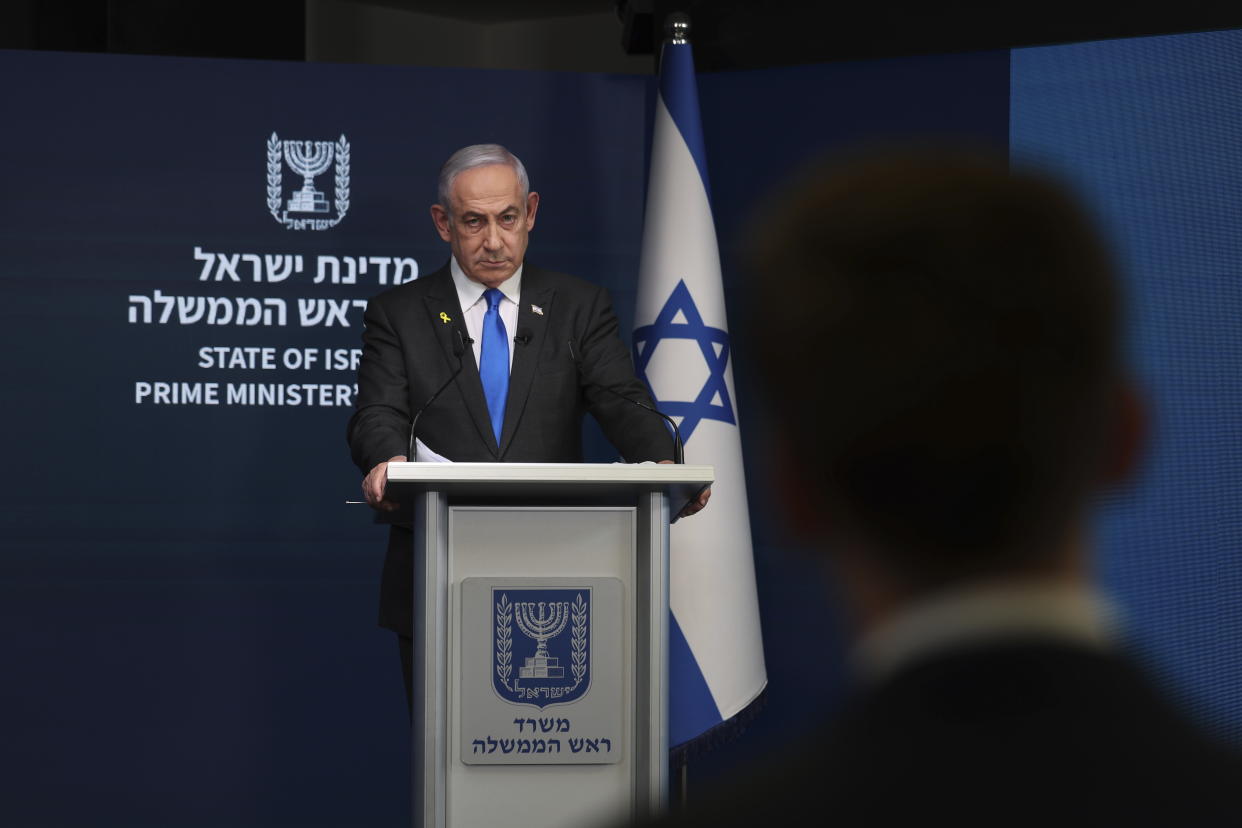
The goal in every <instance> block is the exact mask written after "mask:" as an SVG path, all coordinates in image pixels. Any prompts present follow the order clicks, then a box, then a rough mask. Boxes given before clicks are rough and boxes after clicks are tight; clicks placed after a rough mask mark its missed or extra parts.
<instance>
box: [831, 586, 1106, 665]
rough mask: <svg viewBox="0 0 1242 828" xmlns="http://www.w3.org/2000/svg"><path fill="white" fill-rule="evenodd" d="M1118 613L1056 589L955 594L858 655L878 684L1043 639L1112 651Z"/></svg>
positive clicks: (910, 616) (919, 606) (923, 606)
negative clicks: (949, 656) (993, 646)
mask: <svg viewBox="0 0 1242 828" xmlns="http://www.w3.org/2000/svg"><path fill="white" fill-rule="evenodd" d="M1118 615H1119V613H1118V611H1117V608H1116V607H1115V606H1113V605H1112V604H1111V603H1109V602H1108V601H1107V600H1105V599H1104V598H1103V597H1102V596H1100V595H1099V594H1097V593H1095V592H1094V591H1092V590H1090V589H1088V588H1086V587H1080V586H1071V585H1067V584H1060V583H1052V582H1044V583H1041V582H1038V581H1032V582H1025V583H1021V582H1020V583H980V584H972V585H969V586H965V587H962V588H958V589H950V590H948V591H946V592H944V593H941V594H939V595H934V596H932V597H930V598H927V599H925V600H923V601H919V602H917V603H916V604H915V605H914V606H911V607H909V608H906V609H904V610H902V611H900V612H898V613H897V615H896V616H895V617H893V618H891V619H888V620H887V621H885V622H884V623H882V624H881V625H880V626H879V628H877V629H875V630H873V631H872V632H871V633H870V634H868V635H866V636H865V637H864V638H863V640H862V641H861V642H859V645H858V647H857V649H856V650H855V652H854V668H855V670H856V671H857V674H858V675H859V676H860V678H862V679H863V680H864V681H868V682H878V681H882V680H883V679H885V678H888V677H889V676H891V675H893V674H894V673H896V672H897V671H898V670H899V669H901V668H902V667H905V666H906V665H908V664H910V663H911V662H913V661H916V660H918V659H919V658H922V657H924V656H930V655H933V654H938V653H942V652H945V651H951V650H954V649H958V648H961V647H965V646H970V645H973V644H986V643H987V642H989V641H994V640H1005V639H1006V638H1012V637H1014V636H1029V635H1036V636H1040V637H1046V638H1055V639H1062V640H1067V641H1073V642H1077V643H1080V644H1084V645H1086V646H1089V647H1098V648H1101V649H1107V647H1108V645H1109V642H1110V641H1111V640H1113V638H1114V637H1115V635H1116V629H1117V625H1118Z"/></svg>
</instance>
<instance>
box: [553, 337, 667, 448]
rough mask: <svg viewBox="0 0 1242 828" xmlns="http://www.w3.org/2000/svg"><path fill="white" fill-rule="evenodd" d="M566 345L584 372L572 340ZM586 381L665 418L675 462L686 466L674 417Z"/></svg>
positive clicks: (603, 386) (604, 386) (570, 356)
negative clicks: (670, 432)
mask: <svg viewBox="0 0 1242 828" xmlns="http://www.w3.org/2000/svg"><path fill="white" fill-rule="evenodd" d="M566 344H567V345H568V346H569V358H570V359H572V360H573V361H574V365H576V366H578V370H579V372H581V371H582V360H581V359H579V358H578V354H577V352H576V351H575V350H574V341H573V340H572V339H571V340H569V341H568V342H566ZM586 381H587V382H588V383H590V384H591V385H593V386H595V387H596V388H602V389H603V390H605V391H607V392H608V393H610V394H612V395H613V396H615V397H620V398H621V399H623V400H625V401H626V402H627V403H629V404H630V405H636V406H638V407H639V408H642V409H645V410H647V411H650V412H651V413H652V414H655V415H656V416H659V417H663V418H664V421H665V422H666V423H668V424H669V425H671V426H672V427H673V462H674V463H677V464H678V465H685V462H686V459H685V445H684V444H683V443H682V441H681V429H680V428H678V427H677V421H676V420H674V419H673V418H672V417H670V416H668V415H667V414H665V413H664V412H663V411H658V410H656V409H655V408H654V407H652V406H650V405H647V404H646V403H645V402H642V401H640V400H636V399H634V398H632V397H627V396H626V395H625V394H622V393H621V392H620V391H618V390H616V389H615V388H610V387H609V386H607V385H600V384H599V383H598V382H595V381H594V380H592V379H591V378H590V377H587V378H586Z"/></svg>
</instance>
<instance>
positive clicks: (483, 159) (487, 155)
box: [437, 144, 530, 209]
mask: <svg viewBox="0 0 1242 828" xmlns="http://www.w3.org/2000/svg"><path fill="white" fill-rule="evenodd" d="M492 164H505V165H507V166H510V167H512V168H513V171H514V172H515V173H517V179H518V189H519V190H520V191H521V193H522V201H526V197H527V196H528V195H530V178H529V177H528V176H527V175H526V167H524V166H522V161H521V159H519V158H518V157H517V156H516V155H514V154H513V153H511V152H509V151H508V150H507V149H505V148H504V147H502V146H501V145H500V144H473V145H471V146H469V147H462V148H461V149H459V150H458V151H457V152H455V153H453V154H452V155H450V156H449V159H448V160H447V161H445V162H444V166H443V167H441V168H440V183H439V189H438V190H437V196H438V197H439V199H440V204H441V205H443V206H444V207H446V208H449V209H451V205H450V203H449V201H450V199H449V196H450V193H452V191H453V182H454V181H456V180H457V176H459V175H461V174H462V173H464V172H465V171H466V170H473V169H474V168H475V167H488V166H491V165H492Z"/></svg>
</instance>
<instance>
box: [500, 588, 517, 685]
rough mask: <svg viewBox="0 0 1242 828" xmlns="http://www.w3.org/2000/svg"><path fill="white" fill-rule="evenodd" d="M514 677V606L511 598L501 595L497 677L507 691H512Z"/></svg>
mask: <svg viewBox="0 0 1242 828" xmlns="http://www.w3.org/2000/svg"><path fill="white" fill-rule="evenodd" d="M511 675H513V604H512V603H511V602H510V601H509V596H508V595H507V594H505V593H501V594H500V600H499V601H498V602H497V603H496V676H497V677H498V678H499V679H500V683H501V684H503V685H504V686H505V689H506V690H509V691H512V690H513V688H512V687H511V686H510V685H509V677H510V676H511Z"/></svg>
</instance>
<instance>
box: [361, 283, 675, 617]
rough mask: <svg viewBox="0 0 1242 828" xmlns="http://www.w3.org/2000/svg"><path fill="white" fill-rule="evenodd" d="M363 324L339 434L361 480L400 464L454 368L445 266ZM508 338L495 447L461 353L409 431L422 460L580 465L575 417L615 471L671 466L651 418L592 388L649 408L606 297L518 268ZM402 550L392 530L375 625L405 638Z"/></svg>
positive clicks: (407, 564)
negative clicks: (592, 422) (350, 408)
mask: <svg viewBox="0 0 1242 828" xmlns="http://www.w3.org/2000/svg"><path fill="white" fill-rule="evenodd" d="M536 308H537V309H538V310H536ZM539 311H542V313H540V312H539ZM446 320H447V321H446ZM365 323H366V330H365V331H364V332H363V336H362V341H363V352H362V362H361V364H360V365H359V367H358V398H357V404H356V410H355V412H354V415H353V417H351V418H350V421H349V428H348V439H349V445H350V451H351V453H352V455H353V459H354V462H355V463H356V464H357V466H358V468H359V469H361V470H362V472H363V474H366V473H367V472H369V471H370V470H371V469H372V468H374V467H375V466H376V465H377V464H378V463H382V462H384V461H385V460H388V459H389V458H391V457H396V456H399V455H404V454H406V452H407V445H408V440H409V428H410V417H411V415H412V414H413V413H414V412H415V411H417V410H418V409H419V408H420V407H421V406H422V405H423V404H424V403H426V402H427V400H428V399H430V398H431V395H432V394H434V393H435V391H436V389H437V388H439V387H440V386H441V385H442V384H443V383H444V382H446V381H447V380H448V378H449V377H450V376H451V375H452V372H453V371H454V370H455V369H456V367H457V364H458V356H457V355H456V354H455V353H454V347H455V345H456V343H457V337H456V332H457V331H458V330H460V331H461V332H462V334H463V336H464V334H465V324H464V322H463V318H462V310H461V308H460V307H459V303H458V301H457V290H456V288H455V287H454V285H453V278H452V276H451V274H450V272H449V268H448V266H447V265H446V266H445V267H443V268H441V269H440V270H437V271H436V272H434V273H432V274H430V275H427V276H424V277H423V278H420V279H417V280H415V281H413V282H409V283H407V284H404V285H401V286H399V287H396V288H393V289H391V290H388V291H386V292H384V293H382V294H380V295H379V296H377V297H375V298H374V299H372V300H371V301H370V303H369V304H368V306H367V312H366V315H365ZM509 333H510V335H511V336H520V335H525V336H526V337H528V338H527V339H526V341H525V344H518V343H511V345H510V347H512V348H513V349H514V351H513V367H512V369H511V370H510V374H509V398H508V403H507V405H506V407H505V420H504V429H503V431H502V433H501V437H500V444H499V445H497V443H496V438H495V435H494V434H493V432H492V426H491V420H490V419H489V417H488V413H487V402H486V400H485V399H484V396H483V384H482V382H481V380H480V379H479V370H478V366H477V365H476V364H475V361H474V358H473V355H472V354H471V352H470V350H469V346H467V349H466V352H465V353H464V354H462V355H461V361H462V366H463V367H462V371H461V373H460V374H459V375H458V377H457V379H456V380H455V381H454V382H453V384H452V385H451V386H449V388H448V389H447V390H445V392H444V393H443V394H442V395H441V396H440V397H439V399H437V400H436V401H435V402H434V403H433V404H432V405H431V406H430V407H428V408H427V410H426V411H424V412H423V415H422V417H421V418H420V419H419V421H418V437H419V438H420V439H422V441H423V442H424V443H426V444H427V446H428V447H429V448H430V449H432V450H433V451H435V452H437V453H439V454H441V455H443V456H445V457H447V458H449V459H450V460H454V461H458V462H515V463H522V462H526V463H576V462H581V461H582V417H583V415H584V413H586V412H587V411H589V412H590V413H591V414H592V416H594V417H595V419H596V420H598V421H599V423H600V426H601V427H602V428H603V430H604V434H605V435H606V436H607V437H608V439H609V440H610V441H611V442H612V444H613V445H614V446H615V447H616V448H617V449H618V450H619V451H620V453H621V456H622V457H623V458H624V459H625V460H627V461H629V462H632V463H634V462H641V461H644V460H668V459H671V458H672V456H673V444H672V439H671V438H670V436H669V434H668V430H667V429H666V427H665V426H664V423H663V421H662V420H660V418H659V417H657V416H655V415H654V414H652V413H650V412H647V411H643V410H642V409H641V408H638V407H637V406H634V405H632V404H631V403H627V402H625V401H624V400H621V399H619V398H617V397H616V396H615V395H613V394H609V393H607V392H604V391H600V390H599V388H598V386H604V387H609V388H613V389H615V390H616V391H618V392H620V393H622V394H625V395H627V396H629V397H631V398H633V399H638V400H642V401H643V402H645V403H647V404H651V398H650V396H649V395H648V393H647V389H646V388H645V387H644V386H643V384H642V382H640V381H639V380H638V379H636V378H635V376H634V368H633V362H632V360H631V359H630V354H629V350H628V349H627V348H626V347H625V344H624V343H623V342H622V341H621V338H620V335H619V331H618V323H617V317H616V315H615V314H614V313H613V311H612V303H611V302H610V300H609V298H608V292H607V291H606V290H604V289H603V288H601V287H599V286H598V285H593V284H591V283H589V282H585V281H583V280H581V279H577V278H574V277H573V276H567V275H565V274H562V273H553V272H551V271H547V270H541V269H540V268H537V267H534V266H532V265H530V264H529V263H528V264H526V265H525V266H524V267H523V269H522V296H521V304H520V305H519V308H518V321H517V330H516V331H510V332H509ZM570 342H572V343H573V345H572V349H571V347H570V345H569V343H570ZM571 350H572V352H573V356H571ZM574 357H576V360H575V358H574ZM411 548H412V538H411V535H410V532H409V531H408V530H402V529H401V528H400V527H394V528H393V530H392V532H391V533H390V536H389V546H388V556H387V558H386V560H385V563H384V574H383V579H382V583H381V587H380V624H381V625H383V626H385V627H388V628H390V629H394V630H397V631H398V632H401V633H403V634H405V635H409V634H410V631H411V629H412V615H411V609H410V605H411V600H412V592H411V590H412V583H413V564H412V560H411V554H412V550H411Z"/></svg>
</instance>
